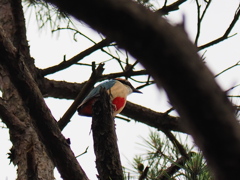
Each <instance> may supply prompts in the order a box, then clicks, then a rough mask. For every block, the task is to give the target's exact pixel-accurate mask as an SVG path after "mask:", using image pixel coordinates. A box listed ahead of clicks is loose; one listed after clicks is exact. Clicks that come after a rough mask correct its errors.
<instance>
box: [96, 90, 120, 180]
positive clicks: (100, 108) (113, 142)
mask: <svg viewBox="0 0 240 180" xmlns="http://www.w3.org/2000/svg"><path fill="white" fill-rule="evenodd" d="M100 97H101V98H99V99H98V100H97V101H96V102H95V103H94V105H93V118H92V132H93V140H94V152H95V155H96V167H97V170H98V173H99V177H100V179H102V180H111V179H114V180H123V179H124V178H123V171H122V165H121V161H120V155H119V150H118V145H117V135H116V132H115V122H114V119H113V116H112V112H113V110H112V104H111V101H110V96H109V95H108V93H107V92H106V89H102V90H101V92H100Z"/></svg>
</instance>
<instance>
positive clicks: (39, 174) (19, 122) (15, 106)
mask: <svg viewBox="0 0 240 180" xmlns="http://www.w3.org/2000/svg"><path fill="white" fill-rule="evenodd" d="M0 9H1V11H0V30H1V34H3V35H4V39H2V38H1V43H0V44H1V47H2V43H3V41H8V42H12V43H13V44H15V46H16V47H17V48H18V49H17V50H18V51H19V52H21V53H22V54H24V55H25V57H26V59H25V60H26V63H27V64H28V66H29V67H30V65H33V61H32V60H31V58H30V56H29V49H28V45H27V41H26V30H25V26H24V23H25V22H24V17H23V13H22V6H21V2H20V1H12V2H10V1H8V0H1V1H0ZM15 50H16V49H12V50H10V51H15ZM3 58H5V57H3V54H2V53H1V55H0V59H1V61H2V60H3ZM0 81H1V91H2V92H3V96H2V100H1V103H0V104H1V112H0V114H1V117H2V121H3V122H4V123H5V124H6V125H7V127H8V128H9V133H10V139H11V141H12V143H13V146H12V148H11V154H10V158H11V161H13V163H14V164H15V165H17V166H18V169H17V173H18V176H17V179H19V180H23V179H39V180H40V179H42V180H43V179H46V180H47V179H49V180H52V179H54V177H53V169H54V166H53V163H52V161H51V160H50V159H49V157H48V155H47V154H46V149H45V146H44V145H43V144H42V143H41V142H40V141H39V138H38V136H37V134H36V132H35V130H34V128H33V126H32V124H31V121H32V119H31V117H30V116H29V114H28V109H27V108H26V106H24V103H23V101H22V99H21V97H20V96H19V93H18V91H17V90H16V88H15V86H14V85H13V84H12V82H11V79H10V75H9V72H8V71H7V69H6V67H5V66H2V65H0ZM6 112H7V113H6ZM4 114H5V115H4Z"/></svg>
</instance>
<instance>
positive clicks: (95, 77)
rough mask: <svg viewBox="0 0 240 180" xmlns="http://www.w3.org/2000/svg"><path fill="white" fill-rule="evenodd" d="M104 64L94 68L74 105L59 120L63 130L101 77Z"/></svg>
mask: <svg viewBox="0 0 240 180" xmlns="http://www.w3.org/2000/svg"><path fill="white" fill-rule="evenodd" d="M103 66H104V64H100V65H99V66H98V68H97V69H96V70H95V69H94V70H93V72H92V75H91V77H90V78H89V80H88V81H87V83H86V84H85V85H84V86H83V88H82V90H81V91H80V92H79V94H78V95H77V97H76V99H75V100H74V102H73V103H72V105H71V106H70V107H69V108H68V110H67V111H66V113H65V114H64V115H63V117H62V118H61V119H60V120H59V121H58V126H59V128H60V129H61V130H63V128H64V127H65V126H66V125H67V124H68V123H69V122H70V119H71V117H72V116H73V114H74V113H75V112H76V110H77V107H78V106H79V105H80V104H81V102H82V101H83V99H84V98H85V97H86V96H87V95H88V93H89V92H90V91H91V89H92V88H93V86H94V84H95V83H96V82H97V80H98V79H99V77H101V75H102V72H103V70H104V68H103Z"/></svg>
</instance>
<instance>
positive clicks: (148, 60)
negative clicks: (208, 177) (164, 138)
mask: <svg viewBox="0 0 240 180" xmlns="http://www.w3.org/2000/svg"><path fill="white" fill-rule="evenodd" d="M47 1H48V2H51V3H53V4H55V5H56V6H58V7H59V8H60V9H61V10H64V11H66V12H67V13H71V15H73V16H74V17H75V18H77V19H79V20H83V21H84V22H86V23H88V24H89V25H90V26H91V27H93V28H94V29H96V30H97V31H100V32H101V33H103V34H104V35H106V36H107V37H109V38H111V39H113V40H114V41H116V42H117V44H118V45H119V46H120V47H122V48H125V49H126V50H127V51H128V52H129V53H130V54H131V55H132V56H134V57H135V58H136V59H138V60H139V61H140V62H141V63H142V64H143V65H144V66H145V67H146V69H147V70H148V71H149V72H151V75H152V76H153V78H154V79H155V80H156V82H157V84H158V85H162V86H163V88H165V90H166V92H167V94H168V97H169V99H170V101H171V103H172V104H173V105H174V107H175V108H176V109H177V111H178V113H179V114H180V116H181V118H182V120H183V122H182V123H184V125H185V126H186V127H187V128H188V130H189V131H190V133H191V134H192V136H193V138H194V140H195V142H196V144H197V145H198V146H199V147H200V148H201V149H202V151H203V154H204V155H205V157H206V159H207V161H208V165H209V166H210V167H211V169H212V170H213V172H214V173H215V176H216V178H217V179H238V178H239V177H240V175H239V169H240V164H239V161H240V133H239V132H240V127H239V124H238V122H237V121H236V118H235V116H234V111H233V107H232V104H231V103H230V102H229V100H228V99H227V97H226V94H225V93H224V92H223V91H222V90H221V89H220V88H219V86H218V85H217V84H216V82H215V80H214V77H213V75H212V74H211V72H210V71H209V70H208V69H207V68H206V66H205V65H204V63H203V62H202V61H201V60H200V58H199V56H198V54H197V48H196V47H195V46H194V45H193V44H192V43H191V41H190V40H189V39H188V37H187V36H186V34H185V33H183V32H182V31H181V30H179V29H178V28H174V27H172V26H171V25H169V24H168V23H167V22H166V21H165V20H164V19H163V18H161V17H160V16H158V15H156V14H154V13H152V12H151V11H149V10H147V9H145V8H144V7H143V6H141V5H139V4H137V3H135V2H133V1H129V0H103V1H98V0H88V1H83V0H80V1H77V0H71V1H69V0H62V1H58V0H47ZM92 12H94V13H92ZM96 14H97V16H96Z"/></svg>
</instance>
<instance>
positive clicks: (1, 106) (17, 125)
mask: <svg viewBox="0 0 240 180" xmlns="http://www.w3.org/2000/svg"><path fill="white" fill-rule="evenodd" d="M0 118H1V119H2V121H3V122H4V123H5V124H6V125H7V127H8V128H9V129H12V130H15V131H16V132H20V133H21V132H23V131H24V130H25V129H26V125H25V124H24V123H23V122H21V121H20V120H19V119H18V117H16V116H15V115H14V114H13V113H12V112H10V111H9V110H8V108H7V107H6V104H5V103H4V100H3V99H2V98H0Z"/></svg>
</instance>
